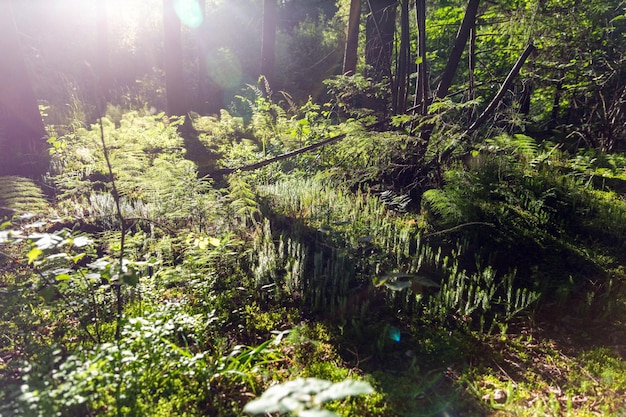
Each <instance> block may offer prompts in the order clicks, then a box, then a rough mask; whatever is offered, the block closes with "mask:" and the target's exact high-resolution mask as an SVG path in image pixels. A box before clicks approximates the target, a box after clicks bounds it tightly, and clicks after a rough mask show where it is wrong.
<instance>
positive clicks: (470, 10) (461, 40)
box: [417, 0, 480, 159]
mask: <svg viewBox="0 0 626 417" xmlns="http://www.w3.org/2000/svg"><path fill="white" fill-rule="evenodd" d="M479 3H480V0H469V2H468V4H467V8H466V9H465V15H464V16H463V21H462V22H461V26H460V27H459V30H458V32H457V34H456V39H455V41H454V46H453V47H452V51H451V52H450V57H449V58H448V62H447V63H446V67H445V69H444V70H443V74H442V76H441V82H440V83H439V86H438V87H437V91H436V92H435V98H436V99H442V98H445V97H446V96H447V95H448V91H449V90H450V86H451V85H452V81H453V80H454V74H456V70H457V68H458V66H459V62H460V61H461V55H462V54H463V49H465V45H466V44H467V40H468V38H469V35H470V32H471V30H472V28H473V27H474V26H475V25H476V15H477V14H478V5H479ZM434 129H435V126H434V125H433V124H432V123H429V124H427V125H425V126H424V127H423V129H422V131H421V132H420V144H419V146H420V149H419V150H418V153H417V158H418V159H421V158H422V157H423V156H424V154H425V153H426V148H427V147H428V142H430V137H431V136H432V134H433V130H434Z"/></svg>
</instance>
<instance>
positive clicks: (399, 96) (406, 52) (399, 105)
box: [394, 0, 411, 114]
mask: <svg viewBox="0 0 626 417" xmlns="http://www.w3.org/2000/svg"><path fill="white" fill-rule="evenodd" d="M410 57H411V39H410V27H409V0H401V3H400V49H399V51H398V59H397V69H396V80H395V89H394V93H395V94H394V95H395V97H394V113H395V114H402V113H404V112H405V111H406V104H407V91H408V88H409V74H410V72H411V71H410V68H409V65H410V64H409V60H410Z"/></svg>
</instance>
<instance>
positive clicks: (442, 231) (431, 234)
mask: <svg viewBox="0 0 626 417" xmlns="http://www.w3.org/2000/svg"><path fill="white" fill-rule="evenodd" d="M475 225H482V226H490V227H496V226H495V225H494V224H493V223H486V222H469V223H463V224H458V225H456V226H454V227H451V228H449V229H444V230H439V231H437V232H432V233H426V234H425V235H423V236H422V237H423V238H428V237H431V236H437V235H441V234H444V233H448V232H453V231H455V230H458V229H461V228H463V227H466V226H475Z"/></svg>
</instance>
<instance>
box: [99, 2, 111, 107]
mask: <svg viewBox="0 0 626 417" xmlns="http://www.w3.org/2000/svg"><path fill="white" fill-rule="evenodd" d="M95 2H96V32H97V46H96V54H97V58H96V65H97V68H96V70H95V71H96V74H98V90H97V93H98V94H97V101H98V103H97V105H98V110H99V111H98V112H99V113H100V115H103V114H104V112H105V111H106V103H107V102H108V101H109V100H110V97H111V90H112V89H113V77H112V76H111V60H110V56H109V26H108V21H107V20H108V17H107V3H108V0H95Z"/></svg>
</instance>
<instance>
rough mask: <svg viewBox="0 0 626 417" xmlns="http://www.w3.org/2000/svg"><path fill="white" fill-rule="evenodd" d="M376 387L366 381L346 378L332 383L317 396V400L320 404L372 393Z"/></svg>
mask: <svg viewBox="0 0 626 417" xmlns="http://www.w3.org/2000/svg"><path fill="white" fill-rule="evenodd" d="M372 392H374V388H372V386H371V385H370V384H369V382H366V381H357V380H354V379H346V380H345V381H341V382H337V383H335V384H332V385H331V386H330V387H328V388H327V389H325V390H324V391H322V392H320V393H319V394H317V395H316V396H315V401H316V402H317V403H319V404H323V403H326V402H328V401H333V400H341V399H344V398H346V397H352V396H356V395H364V394H371V393H372Z"/></svg>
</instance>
